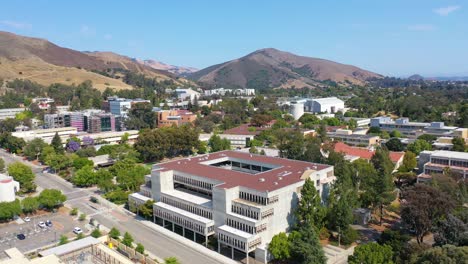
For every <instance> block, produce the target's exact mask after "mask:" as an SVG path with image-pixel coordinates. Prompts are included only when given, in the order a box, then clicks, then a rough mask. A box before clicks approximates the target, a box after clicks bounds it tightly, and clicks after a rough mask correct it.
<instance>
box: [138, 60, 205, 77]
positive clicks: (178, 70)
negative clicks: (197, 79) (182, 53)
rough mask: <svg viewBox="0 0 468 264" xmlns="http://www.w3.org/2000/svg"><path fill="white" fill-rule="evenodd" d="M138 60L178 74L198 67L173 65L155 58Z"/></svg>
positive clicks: (181, 74)
mask: <svg viewBox="0 0 468 264" xmlns="http://www.w3.org/2000/svg"><path fill="white" fill-rule="evenodd" d="M138 62H140V63H141V64H143V65H146V66H148V67H151V68H153V69H156V70H163V71H168V72H170V73H173V74H175V75H178V76H187V75H190V74H192V73H194V72H196V71H198V69H196V68H193V67H183V66H175V65H170V64H166V63H164V62H160V61H156V60H138Z"/></svg>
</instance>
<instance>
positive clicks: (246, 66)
mask: <svg viewBox="0 0 468 264" xmlns="http://www.w3.org/2000/svg"><path fill="white" fill-rule="evenodd" d="M381 77H382V76H381V75H379V74H376V73H373V72H370V71H366V70H363V69H360V68H358V67H355V66H352V65H345V64H340V63H337V62H333V61H329V60H324V59H317V58H310V57H304V56H298V55H295V54H292V53H289V52H284V51H280V50H277V49H272V48H268V49H261V50H257V51H255V52H253V53H250V54H248V55H246V56H244V57H242V58H239V59H235V60H232V61H228V62H224V63H221V64H217V65H213V66H210V67H208V68H205V69H202V70H200V71H197V72H195V73H193V74H190V75H189V78H190V79H193V80H197V81H199V82H201V83H205V84H207V85H211V86H216V87H225V88H255V89H273V88H291V87H296V88H303V87H316V86H321V85H322V83H321V82H323V81H327V80H330V81H334V82H338V83H352V84H362V83H365V82H366V80H367V79H369V78H381Z"/></svg>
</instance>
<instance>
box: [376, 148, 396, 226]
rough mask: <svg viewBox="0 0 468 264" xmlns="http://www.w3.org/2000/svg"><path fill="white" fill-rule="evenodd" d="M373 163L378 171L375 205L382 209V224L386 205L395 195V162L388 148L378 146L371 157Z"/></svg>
mask: <svg viewBox="0 0 468 264" xmlns="http://www.w3.org/2000/svg"><path fill="white" fill-rule="evenodd" d="M371 163H372V164H373V165H374V168H375V170H376V171H377V175H376V179H375V181H374V186H373V188H374V190H375V199H374V201H373V202H374V205H375V206H377V207H378V208H379V209H380V225H382V220H383V215H384V206H385V205H388V204H390V203H391V202H392V201H393V199H394V198H395V195H394V193H393V191H394V189H395V186H394V184H393V177H392V171H393V167H394V165H393V162H392V161H391V160H390V156H389V153H388V150H386V149H383V148H377V150H376V151H375V153H374V155H373V156H372V158H371Z"/></svg>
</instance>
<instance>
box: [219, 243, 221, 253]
mask: <svg viewBox="0 0 468 264" xmlns="http://www.w3.org/2000/svg"><path fill="white" fill-rule="evenodd" d="M218 253H221V245H220V243H219V240H218Z"/></svg>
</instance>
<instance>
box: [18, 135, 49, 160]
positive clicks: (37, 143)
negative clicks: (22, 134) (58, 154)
mask: <svg viewBox="0 0 468 264" xmlns="http://www.w3.org/2000/svg"><path fill="white" fill-rule="evenodd" d="M45 146H47V143H45V142H44V140H43V139H42V138H35V139H33V140H31V141H29V142H28V143H27V144H26V146H25V147H24V148H23V153H24V155H25V156H26V157H27V158H28V159H29V160H34V159H38V158H39V155H40V154H41V152H42V150H43V149H44V147H45Z"/></svg>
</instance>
